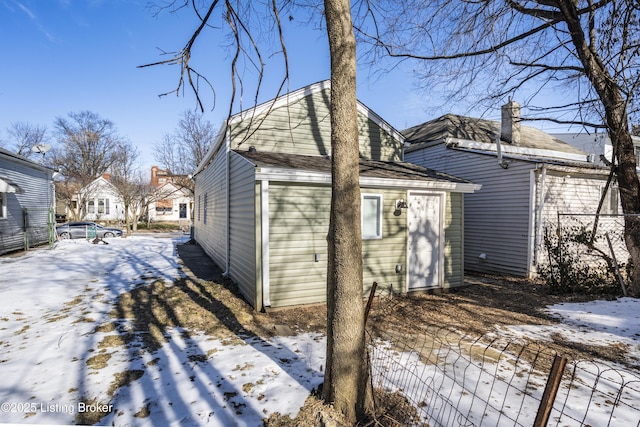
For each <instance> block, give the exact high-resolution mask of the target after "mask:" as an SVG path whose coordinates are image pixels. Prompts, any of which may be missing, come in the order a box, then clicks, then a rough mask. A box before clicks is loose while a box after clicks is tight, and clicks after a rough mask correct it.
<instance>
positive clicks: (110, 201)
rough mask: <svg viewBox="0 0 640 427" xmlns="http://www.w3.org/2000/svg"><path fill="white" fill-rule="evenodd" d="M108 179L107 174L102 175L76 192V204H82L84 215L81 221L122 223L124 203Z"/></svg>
mask: <svg viewBox="0 0 640 427" xmlns="http://www.w3.org/2000/svg"><path fill="white" fill-rule="evenodd" d="M110 178H111V177H110V175H109V174H104V175H103V176H100V177H98V178H96V179H95V180H93V181H92V182H91V183H89V184H88V185H87V186H85V187H83V188H82V189H81V190H80V191H79V192H78V196H77V201H78V203H84V212H85V215H84V217H83V218H82V220H85V221H98V222H115V221H124V219H125V218H124V202H123V201H122V197H121V196H120V193H119V192H118V190H117V189H116V187H115V186H114V185H113V184H112V183H111V182H110Z"/></svg>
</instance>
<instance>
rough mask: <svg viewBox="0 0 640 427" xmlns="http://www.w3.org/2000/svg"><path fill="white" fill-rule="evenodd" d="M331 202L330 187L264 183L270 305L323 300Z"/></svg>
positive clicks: (276, 305)
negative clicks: (266, 210) (267, 210)
mask: <svg viewBox="0 0 640 427" xmlns="http://www.w3.org/2000/svg"><path fill="white" fill-rule="evenodd" d="M330 206H331V189H330V188H329V187H326V186H325V187H320V186H306V185H293V184H278V183H274V182H271V183H270V184H269V281H270V300H271V306H272V307H279V306H287V305H297V304H309V303H316V302H323V301H325V300H326V280H327V279H326V277H327V231H328V228H329V209H330ZM315 254H318V255H319V257H320V259H319V261H318V262H316V261H315Z"/></svg>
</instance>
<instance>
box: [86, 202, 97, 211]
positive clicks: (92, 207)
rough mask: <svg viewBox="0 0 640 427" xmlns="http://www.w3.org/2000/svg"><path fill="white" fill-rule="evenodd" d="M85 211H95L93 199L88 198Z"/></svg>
mask: <svg viewBox="0 0 640 427" xmlns="http://www.w3.org/2000/svg"><path fill="white" fill-rule="evenodd" d="M87 213H90V214H92V213H96V204H95V201H93V200H89V202H88V203H87Z"/></svg>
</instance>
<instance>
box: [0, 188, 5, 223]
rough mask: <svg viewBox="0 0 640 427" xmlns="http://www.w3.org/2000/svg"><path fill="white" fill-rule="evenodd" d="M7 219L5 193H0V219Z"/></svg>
mask: <svg viewBox="0 0 640 427" xmlns="http://www.w3.org/2000/svg"><path fill="white" fill-rule="evenodd" d="M6 217H7V193H0V218H2V219H4V218H6Z"/></svg>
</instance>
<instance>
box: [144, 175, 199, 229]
mask: <svg viewBox="0 0 640 427" xmlns="http://www.w3.org/2000/svg"><path fill="white" fill-rule="evenodd" d="M153 200H154V201H153V202H151V203H150V204H149V219H150V220H151V221H152V222H163V221H170V222H178V223H181V224H184V225H190V224H191V210H192V208H193V199H192V197H191V192H190V191H189V190H188V189H186V188H183V187H180V186H177V185H175V184H173V183H171V182H168V183H166V184H164V185H162V186H161V187H158V188H157V189H156V190H155V191H154V194H153Z"/></svg>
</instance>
